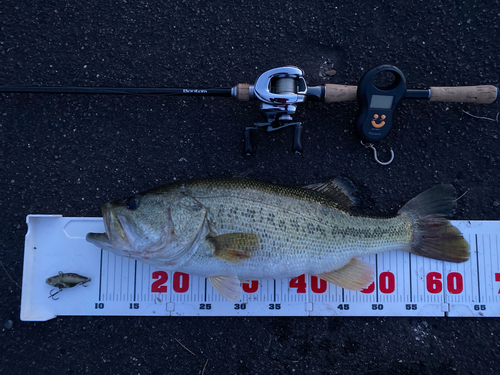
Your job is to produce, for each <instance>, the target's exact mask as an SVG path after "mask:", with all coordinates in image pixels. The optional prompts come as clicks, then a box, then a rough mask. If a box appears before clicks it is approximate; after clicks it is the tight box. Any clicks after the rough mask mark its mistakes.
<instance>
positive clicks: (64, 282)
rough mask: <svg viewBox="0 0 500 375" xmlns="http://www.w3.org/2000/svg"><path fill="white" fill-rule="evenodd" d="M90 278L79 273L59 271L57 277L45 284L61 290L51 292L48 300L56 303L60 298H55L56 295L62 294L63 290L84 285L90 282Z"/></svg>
mask: <svg viewBox="0 0 500 375" xmlns="http://www.w3.org/2000/svg"><path fill="white" fill-rule="evenodd" d="M90 281H91V279H90V277H86V276H82V275H79V274H77V273H64V272H61V271H59V274H58V275H56V276H52V277H49V278H48V279H47V280H45V282H46V283H47V284H49V285H51V286H54V287H56V288H58V289H59V290H58V291H57V292H55V293H52V291H53V290H54V289H52V290H51V291H50V296H49V297H48V298H52V299H53V300H54V301H55V300H58V299H59V298H54V296H55V295H57V294H58V293H60V292H62V290H63V289H66V288H73V287H75V286H77V285H83V286H86V285H85V284H86V283H88V282H90Z"/></svg>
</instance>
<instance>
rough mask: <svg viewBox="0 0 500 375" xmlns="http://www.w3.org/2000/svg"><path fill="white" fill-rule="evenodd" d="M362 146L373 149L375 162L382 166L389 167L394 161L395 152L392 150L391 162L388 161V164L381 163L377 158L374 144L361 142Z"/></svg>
mask: <svg viewBox="0 0 500 375" xmlns="http://www.w3.org/2000/svg"><path fill="white" fill-rule="evenodd" d="M360 142H361V144H362V145H363V146H365V147H366V148H371V149H372V150H373V157H374V158H375V161H376V162H377V163H379V164H381V165H388V164H391V163H392V161H393V160H394V151H392V148H391V160H389V161H386V162H383V161H380V160H378V157H377V150H376V149H375V146H374V145H373V143H367V144H364V143H363V141H360Z"/></svg>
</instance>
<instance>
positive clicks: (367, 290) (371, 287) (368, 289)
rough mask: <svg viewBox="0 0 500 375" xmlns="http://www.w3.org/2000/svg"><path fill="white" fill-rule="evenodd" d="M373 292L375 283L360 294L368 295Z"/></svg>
mask: <svg viewBox="0 0 500 375" xmlns="http://www.w3.org/2000/svg"><path fill="white" fill-rule="evenodd" d="M374 290H375V281H374V282H372V283H371V284H370V285H368V286H367V287H366V288H365V289H363V290H361V293H365V294H370V293H373V292H374Z"/></svg>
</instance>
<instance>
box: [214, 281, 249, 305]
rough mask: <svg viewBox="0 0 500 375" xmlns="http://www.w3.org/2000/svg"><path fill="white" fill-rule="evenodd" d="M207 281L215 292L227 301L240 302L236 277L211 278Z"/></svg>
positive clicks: (238, 282) (239, 287)
mask: <svg viewBox="0 0 500 375" xmlns="http://www.w3.org/2000/svg"><path fill="white" fill-rule="evenodd" d="M208 280H210V283H211V284H212V286H213V287H214V288H215V289H216V290H217V292H219V294H220V295H221V296H222V297H224V298H225V299H227V300H228V301H231V302H238V301H240V300H241V285H240V280H238V278H237V277H235V276H212V277H209V278H208Z"/></svg>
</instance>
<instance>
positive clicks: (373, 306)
mask: <svg viewBox="0 0 500 375" xmlns="http://www.w3.org/2000/svg"><path fill="white" fill-rule="evenodd" d="M383 309H384V305H382V304H378V305H377V304H375V303H374V304H373V305H372V310H383Z"/></svg>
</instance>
